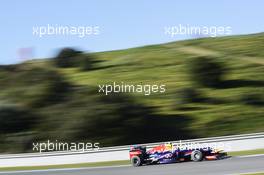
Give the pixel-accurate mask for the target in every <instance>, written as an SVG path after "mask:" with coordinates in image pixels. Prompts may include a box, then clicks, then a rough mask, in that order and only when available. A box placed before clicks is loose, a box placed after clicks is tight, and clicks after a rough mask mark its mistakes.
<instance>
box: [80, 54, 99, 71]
mask: <svg viewBox="0 0 264 175" xmlns="http://www.w3.org/2000/svg"><path fill="white" fill-rule="evenodd" d="M94 62H95V61H94V59H93V58H92V57H91V56H90V55H83V56H82V58H81V63H80V68H81V70H83V71H88V70H92V69H93V68H94Z"/></svg>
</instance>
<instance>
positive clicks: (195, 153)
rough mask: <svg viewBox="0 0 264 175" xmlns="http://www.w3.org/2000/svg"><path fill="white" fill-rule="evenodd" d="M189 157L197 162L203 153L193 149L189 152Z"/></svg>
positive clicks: (201, 158)
mask: <svg viewBox="0 0 264 175" xmlns="http://www.w3.org/2000/svg"><path fill="white" fill-rule="evenodd" d="M191 159H192V161H194V162H199V161H201V160H203V153H202V152H201V151H199V150H194V151H193V152H192V154H191Z"/></svg>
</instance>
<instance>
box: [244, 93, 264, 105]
mask: <svg viewBox="0 0 264 175" xmlns="http://www.w3.org/2000/svg"><path fill="white" fill-rule="evenodd" d="M241 101H242V102H243V103H244V104H246V105H254V106H263V105H264V99H263V98H262V96H261V95H260V94H247V95H245V96H243V97H242V98H241Z"/></svg>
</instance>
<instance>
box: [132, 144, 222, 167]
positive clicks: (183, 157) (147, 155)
mask: <svg viewBox="0 0 264 175" xmlns="http://www.w3.org/2000/svg"><path fill="white" fill-rule="evenodd" d="M226 156H227V153H225V152H222V151H217V150H215V149H213V148H210V147H207V148H198V149H189V148H185V149H182V148H181V149H180V147H175V146H173V144H171V143H165V144H162V145H159V146H156V147H154V148H152V149H150V150H148V151H147V150H146V147H143V146H132V147H131V148H130V151H129V157H130V161H131V164H132V165H133V166H136V167H137V166H141V165H149V164H165V163H174V162H182V161H195V162H197V161H202V160H218V159H222V158H225V157H226Z"/></svg>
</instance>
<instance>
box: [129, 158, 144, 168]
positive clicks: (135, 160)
mask: <svg viewBox="0 0 264 175" xmlns="http://www.w3.org/2000/svg"><path fill="white" fill-rule="evenodd" d="M131 164H132V165H133V166H134V167H138V166H141V165H142V161H141V159H140V157H138V156H133V157H132V158H131Z"/></svg>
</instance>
